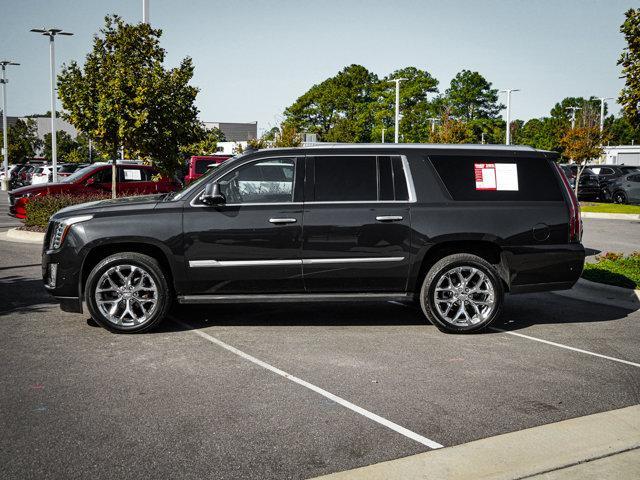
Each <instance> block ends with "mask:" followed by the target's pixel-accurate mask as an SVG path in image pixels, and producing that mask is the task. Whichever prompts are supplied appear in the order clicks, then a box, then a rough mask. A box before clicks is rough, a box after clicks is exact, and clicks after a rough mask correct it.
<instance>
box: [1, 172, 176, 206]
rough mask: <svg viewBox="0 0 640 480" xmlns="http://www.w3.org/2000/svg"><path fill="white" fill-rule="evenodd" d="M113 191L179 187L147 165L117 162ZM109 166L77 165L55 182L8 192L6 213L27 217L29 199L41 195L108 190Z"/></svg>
mask: <svg viewBox="0 0 640 480" xmlns="http://www.w3.org/2000/svg"><path fill="white" fill-rule="evenodd" d="M116 168H117V171H116V192H117V194H118V195H120V196H122V195H125V196H126V195H147V194H153V193H167V192H171V191H173V190H176V189H178V188H179V187H180V183H179V182H178V181H177V180H174V179H169V178H166V177H160V179H159V180H157V181H154V180H153V177H154V176H155V175H158V173H159V172H158V170H156V169H155V168H154V167H151V166H147V165H137V164H118V165H116ZM111 179H112V165H111V164H108V163H97V164H92V165H89V166H86V167H84V168H80V169H78V170H76V171H75V172H73V173H72V174H71V175H69V176H67V177H66V178H64V179H63V180H62V181H60V182H57V183H43V184H36V185H29V186H25V187H21V188H17V189H15V190H12V191H10V192H9V213H10V214H11V215H13V216H15V217H17V218H25V217H26V205H27V203H28V202H29V199H31V198H33V197H38V196H41V195H55V194H62V193H67V194H71V195H86V194H92V193H108V192H111Z"/></svg>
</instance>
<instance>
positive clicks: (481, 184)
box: [474, 163, 496, 190]
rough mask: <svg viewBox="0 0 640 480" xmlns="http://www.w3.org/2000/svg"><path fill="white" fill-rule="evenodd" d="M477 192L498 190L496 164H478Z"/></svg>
mask: <svg viewBox="0 0 640 480" xmlns="http://www.w3.org/2000/svg"><path fill="white" fill-rule="evenodd" d="M474 167H475V175H476V190H495V189H496V165H495V163H476V164H475V165H474Z"/></svg>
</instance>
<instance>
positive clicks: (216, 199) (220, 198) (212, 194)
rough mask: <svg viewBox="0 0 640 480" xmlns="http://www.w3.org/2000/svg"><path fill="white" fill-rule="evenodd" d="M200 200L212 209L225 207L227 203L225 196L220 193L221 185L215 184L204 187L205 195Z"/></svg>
mask: <svg viewBox="0 0 640 480" xmlns="http://www.w3.org/2000/svg"><path fill="white" fill-rule="evenodd" d="M200 200H202V203H204V204H205V205H209V206H210V207H213V206H216V205H223V204H225V203H226V201H227V199H226V198H224V195H223V194H222V193H220V185H218V184H217V183H215V182H214V183H207V185H206V186H205V187H204V193H203V194H202V196H201V197H200Z"/></svg>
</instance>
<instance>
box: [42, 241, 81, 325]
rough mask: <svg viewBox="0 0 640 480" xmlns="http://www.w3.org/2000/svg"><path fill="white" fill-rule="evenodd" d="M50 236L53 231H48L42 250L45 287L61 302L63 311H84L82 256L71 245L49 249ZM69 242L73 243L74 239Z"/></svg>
mask: <svg viewBox="0 0 640 480" xmlns="http://www.w3.org/2000/svg"><path fill="white" fill-rule="evenodd" d="M50 236H51V232H50V231H48V232H47V234H46V236H45V241H44V245H45V247H44V248H43V251H42V281H43V283H44V288H45V290H46V291H47V292H48V293H49V294H50V295H51V296H53V297H54V298H55V299H56V300H57V301H59V302H60V308H62V310H63V311H65V312H76V313H82V297H81V294H82V292H81V291H80V275H81V272H82V258H81V257H80V255H78V254H77V252H76V250H75V248H72V246H71V245H69V246H63V248H61V249H59V250H48V249H47V246H48V244H49V239H50ZM69 240H70V239H69ZM65 243H67V242H65ZM68 243H69V244H73V241H69V242H68Z"/></svg>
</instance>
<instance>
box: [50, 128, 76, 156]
mask: <svg viewBox="0 0 640 480" xmlns="http://www.w3.org/2000/svg"><path fill="white" fill-rule="evenodd" d="M79 146H80V145H79V144H78V142H76V141H75V140H74V139H73V137H71V135H69V133H67V132H65V131H64V130H58V131H57V132H56V153H57V157H58V160H60V161H67V157H68V156H69V154H70V153H71V152H73V151H74V150H77V149H78V148H79ZM43 153H44V158H46V159H47V160H49V161H51V132H49V133H45V134H44V152H43Z"/></svg>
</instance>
